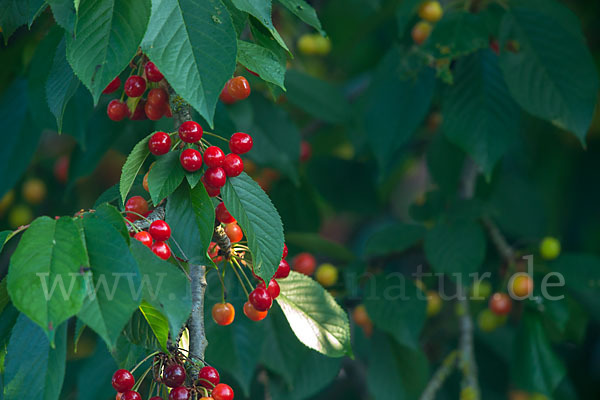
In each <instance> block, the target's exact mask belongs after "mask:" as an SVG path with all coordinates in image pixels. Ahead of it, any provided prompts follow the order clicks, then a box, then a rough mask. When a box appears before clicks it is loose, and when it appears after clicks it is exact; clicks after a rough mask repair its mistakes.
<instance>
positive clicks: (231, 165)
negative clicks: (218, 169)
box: [223, 153, 244, 178]
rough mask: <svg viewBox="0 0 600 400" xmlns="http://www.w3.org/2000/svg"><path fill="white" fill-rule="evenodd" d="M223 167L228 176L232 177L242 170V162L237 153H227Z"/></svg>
mask: <svg viewBox="0 0 600 400" xmlns="http://www.w3.org/2000/svg"><path fill="white" fill-rule="evenodd" d="M223 169H224V170H225V174H226V175H227V177H228V178H233V177H235V176H238V175H239V174H241V173H242V172H243V171H244V162H243V161H242V158H241V157H240V156H238V155H237V154H233V153H232V154H227V156H225V160H223Z"/></svg>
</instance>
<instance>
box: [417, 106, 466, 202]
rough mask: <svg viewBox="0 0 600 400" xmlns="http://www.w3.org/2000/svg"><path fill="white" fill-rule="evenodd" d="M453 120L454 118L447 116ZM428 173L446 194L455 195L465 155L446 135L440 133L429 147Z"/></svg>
mask: <svg viewBox="0 0 600 400" xmlns="http://www.w3.org/2000/svg"><path fill="white" fill-rule="evenodd" d="M447 118H450V119H452V118H453V117H451V116H447ZM426 157H427V172H429V174H430V175H431V177H432V178H433V180H434V181H435V183H436V184H437V185H438V186H439V187H440V189H441V190H442V191H444V192H449V193H451V194H455V193H456V191H457V189H458V186H459V183H460V178H461V174H462V170H463V166H464V163H465V154H464V153H463V151H462V150H461V149H460V148H458V147H457V146H456V145H454V144H452V143H451V142H450V141H449V140H448V139H447V138H446V136H445V135H443V134H441V132H440V133H438V134H436V135H435V137H434V138H433V140H432V141H431V142H430V143H429V146H428V147H427V156H426Z"/></svg>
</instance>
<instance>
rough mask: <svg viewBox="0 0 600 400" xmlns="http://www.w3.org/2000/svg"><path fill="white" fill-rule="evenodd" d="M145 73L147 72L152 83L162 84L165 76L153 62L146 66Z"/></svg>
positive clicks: (147, 76)
mask: <svg viewBox="0 0 600 400" xmlns="http://www.w3.org/2000/svg"><path fill="white" fill-rule="evenodd" d="M144 71H146V78H148V80H149V81H150V82H160V81H161V80H162V79H163V78H164V76H163V74H161V73H160V71H159V70H158V68H157V67H156V65H154V63H153V62H152V61H148V62H147V63H146V65H144Z"/></svg>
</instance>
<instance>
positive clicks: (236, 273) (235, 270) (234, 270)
mask: <svg viewBox="0 0 600 400" xmlns="http://www.w3.org/2000/svg"><path fill="white" fill-rule="evenodd" d="M229 265H231V269H233V272H235V276H237V278H238V281H240V284H241V285H242V289H244V293H246V297H250V293H248V290H247V289H246V286H244V281H242V277H241V276H240V274H239V272H238V271H237V269H236V268H235V265H233V263H232V262H231V261H229Z"/></svg>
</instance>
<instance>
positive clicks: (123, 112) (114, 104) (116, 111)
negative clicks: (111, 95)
mask: <svg viewBox="0 0 600 400" xmlns="http://www.w3.org/2000/svg"><path fill="white" fill-rule="evenodd" d="M106 113H107V114H108V118H110V119H111V120H113V121H117V122H118V121H121V120H122V119H123V118H125V117H127V116H128V115H129V108H128V107H127V104H125V103H124V102H122V101H120V100H117V99H115V100H112V101H111V102H110V103H108V107H107V108H106Z"/></svg>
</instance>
